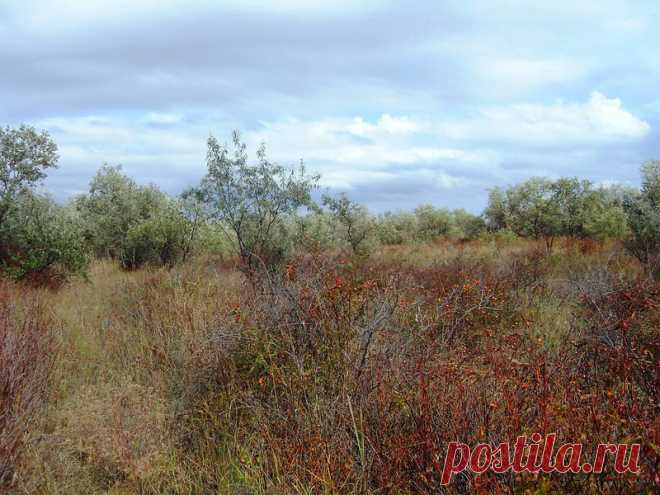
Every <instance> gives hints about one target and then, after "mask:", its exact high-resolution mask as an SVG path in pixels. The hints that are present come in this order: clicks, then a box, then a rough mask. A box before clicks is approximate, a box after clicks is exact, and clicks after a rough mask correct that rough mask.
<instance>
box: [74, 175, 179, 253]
mask: <svg viewBox="0 0 660 495" xmlns="http://www.w3.org/2000/svg"><path fill="white" fill-rule="evenodd" d="M167 202H168V198H167V196H166V195H165V194H164V193H162V192H161V191H159V190H158V189H157V188H156V187H155V186H146V187H145V186H140V185H138V184H136V183H135V181H133V180H132V179H130V178H129V177H127V176H126V175H124V174H122V172H121V166H116V167H112V166H110V165H107V164H106V165H103V166H102V167H101V168H100V169H99V170H98V171H97V173H96V175H95V176H94V177H93V178H92V180H91V182H90V185H89V192H88V193H87V194H83V195H81V196H79V197H78V198H77V199H76V207H77V209H78V211H79V212H80V215H81V217H82V218H83V220H84V222H85V226H86V237H87V239H88V242H89V243H90V245H91V246H92V249H93V250H94V253H95V254H96V256H109V257H112V258H121V256H122V251H123V249H124V243H125V242H126V239H127V236H128V233H129V231H130V230H131V228H135V226H136V225H137V224H139V223H141V222H144V221H147V220H150V219H152V218H154V217H156V216H157V215H158V214H159V213H160V212H161V211H163V209H164V208H165V205H166V204H167Z"/></svg>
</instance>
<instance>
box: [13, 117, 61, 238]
mask: <svg viewBox="0 0 660 495" xmlns="http://www.w3.org/2000/svg"><path fill="white" fill-rule="evenodd" d="M57 160H58V156H57V145H56V144H55V143H54V142H53V140H52V139H51V138H50V136H49V135H48V133H47V132H46V131H42V132H41V133H38V132H37V131H36V130H35V129H34V128H33V127H29V126H26V125H21V126H20V127H19V128H18V129H12V128H10V127H6V128H4V129H3V128H0V227H1V226H2V224H3V223H4V221H5V219H6V217H7V215H8V214H9V213H10V211H11V209H12V208H13V207H14V206H16V204H17V199H18V197H19V196H20V195H21V194H23V193H25V192H26V191H29V190H31V189H32V188H33V187H34V186H35V185H36V184H37V183H38V182H40V181H41V180H42V179H44V178H45V177H46V172H45V171H46V170H47V169H49V168H56V167H57Z"/></svg>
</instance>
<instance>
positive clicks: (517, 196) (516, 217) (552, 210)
mask: <svg viewBox="0 0 660 495" xmlns="http://www.w3.org/2000/svg"><path fill="white" fill-rule="evenodd" d="M554 193H555V189H554V184H553V183H552V182H551V181H549V180H547V179H543V178H538V177H534V178H531V179H529V180H527V181H525V182H523V183H522V184H518V185H517V186H514V187H512V188H510V189H508V190H507V192H506V196H507V205H508V215H509V217H510V222H511V228H512V230H513V231H514V232H515V233H516V234H518V235H521V236H524V237H533V238H534V239H544V240H545V245H546V249H547V250H548V251H551V250H552V246H553V243H554V239H555V237H556V236H558V235H561V233H562V212H561V205H560V203H559V202H558V201H557V200H556V197H555V194H554Z"/></svg>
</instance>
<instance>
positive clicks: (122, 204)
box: [0, 126, 660, 279]
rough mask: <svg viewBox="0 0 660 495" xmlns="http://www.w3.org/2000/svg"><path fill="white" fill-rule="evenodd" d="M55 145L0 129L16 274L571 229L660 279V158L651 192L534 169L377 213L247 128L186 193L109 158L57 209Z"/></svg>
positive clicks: (248, 262) (0, 253) (552, 234)
mask: <svg viewBox="0 0 660 495" xmlns="http://www.w3.org/2000/svg"><path fill="white" fill-rule="evenodd" d="M56 152H57V147H56V145H55V143H54V142H53V141H52V140H51V138H50V137H49V136H48V134H47V133H41V134H40V133H37V132H36V131H35V130H34V129H32V128H30V127H26V126H22V127H20V128H18V129H11V128H6V129H1V130H0V241H1V243H0V266H1V267H2V269H3V271H4V272H5V273H7V274H9V275H11V276H13V277H15V278H26V277H28V278H30V277H31V278H37V279H38V278H39V274H41V275H44V274H45V278H51V279H52V278H53V274H56V275H57V278H59V279H63V278H65V277H66V275H67V274H70V273H84V272H85V269H86V267H87V265H88V261H89V257H90V255H93V256H96V257H109V258H112V259H115V260H117V261H118V262H119V264H120V265H121V266H122V267H123V268H124V269H128V270H131V269H135V268H138V267H140V266H143V265H145V264H150V265H164V266H169V267H172V266H174V265H175V264H177V263H179V262H181V261H185V260H186V259H187V258H189V257H190V256H191V255H192V254H194V253H200V252H212V251H220V252H221V253H223V254H225V255H229V256H233V255H235V256H237V257H238V259H239V260H240V262H241V265H242V266H243V268H244V270H245V271H246V272H247V273H254V272H255V270H261V269H264V268H265V269H266V270H269V271H272V269H273V268H276V267H278V266H282V265H283V263H284V261H285V260H286V259H288V258H290V257H291V256H292V255H295V254H298V253H301V252H305V251H309V250H310V249H311V250H339V251H344V252H347V253H349V254H355V255H360V256H362V255H365V254H368V253H369V252H370V251H372V249H373V247H374V246H376V245H378V244H381V245H395V244H403V243H408V242H429V241H433V240H436V239H440V238H449V239H457V240H463V241H467V240H474V239H480V238H481V239H503V238H512V237H516V236H519V237H525V238H532V239H535V240H542V241H543V242H544V243H545V246H546V250H547V251H548V252H551V251H552V248H553V246H554V243H555V240H556V239H558V238H561V237H568V238H574V239H592V240H596V241H603V240H607V239H621V240H623V241H624V243H625V245H626V247H627V248H628V250H629V252H630V253H631V254H633V255H634V256H636V257H637V258H638V259H639V260H640V262H641V263H643V264H644V265H645V266H647V267H648V268H649V270H650V272H651V273H656V274H657V264H658V261H657V260H658V252H659V250H660V248H659V245H660V213H659V211H660V206H659V204H660V200H659V198H658V195H659V193H658V190H659V189H660V186H658V182H659V181H660V179H658V176H659V169H660V166H659V165H658V163H659V162H648V163H646V164H644V165H643V167H642V176H643V185H642V188H641V190H636V189H633V188H628V189H626V188H620V187H609V188H605V187H596V186H594V185H593V184H592V183H591V182H589V181H587V180H579V179H577V178H561V179H558V180H554V181H552V180H548V179H544V178H532V179H529V180H527V181H524V182H522V183H520V184H516V185H513V186H510V187H507V188H504V189H502V188H495V189H493V190H491V191H490V193H489V199H488V205H487V207H486V208H485V210H484V212H483V213H482V214H481V215H473V214H471V213H469V212H466V211H465V210H461V209H457V210H449V209H445V208H437V207H434V206H432V205H422V206H419V207H418V208H416V209H415V210H414V211H413V212H402V211H399V212H386V213H384V214H380V215H373V214H371V213H370V212H369V211H368V210H367V208H366V207H364V206H362V205H359V204H357V203H355V202H354V201H352V200H351V199H350V198H349V197H348V196H347V195H346V194H339V195H337V196H332V195H329V194H324V195H323V196H322V198H321V202H320V204H317V203H315V202H314V201H313V196H314V192H315V190H316V189H317V188H318V180H319V176H318V175H310V174H308V173H307V172H306V170H305V168H304V166H303V165H302V163H301V165H300V167H299V168H298V169H289V168H286V167H283V166H281V165H279V164H276V163H274V162H272V161H271V160H269V159H268V157H267V154H266V148H265V146H263V145H262V146H261V147H259V148H258V149H257V151H256V157H255V160H254V161H251V157H250V156H249V154H248V149H247V146H246V144H245V143H243V142H242V141H241V138H240V135H239V134H238V133H237V132H235V133H234V135H233V137H232V143H231V146H226V145H223V144H221V143H220V142H219V141H218V140H217V139H216V138H214V137H211V138H210V139H209V141H208V152H207V160H206V161H207V169H208V173H207V175H206V176H205V177H204V178H203V179H202V180H201V182H200V184H199V185H198V186H197V187H194V188H192V189H189V190H187V191H186V192H184V193H183V194H182V195H180V196H178V197H172V196H169V195H168V194H166V193H164V192H162V191H160V190H159V189H158V188H157V187H156V186H154V185H140V184H137V183H136V182H135V181H134V180H133V179H131V178H130V177H128V176H126V175H125V174H123V172H122V169H121V167H119V166H110V165H104V166H102V167H101V168H100V169H99V170H98V172H97V173H96V175H95V176H94V177H93V179H92V180H91V182H90V184H89V191H88V192H86V193H85V194H82V195H80V196H79V197H77V198H75V199H74V200H73V201H72V202H71V203H70V204H68V205H66V206H60V205H57V204H56V203H55V202H54V201H53V200H52V199H50V198H49V197H47V196H45V195H43V194H39V193H37V192H35V187H36V186H37V185H38V184H39V182H40V181H41V180H42V179H43V178H44V177H45V176H46V172H47V170H48V169H50V168H54V167H56V166H57V158H58V157H57V153H56Z"/></svg>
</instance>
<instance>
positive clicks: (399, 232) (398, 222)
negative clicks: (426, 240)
mask: <svg viewBox="0 0 660 495" xmlns="http://www.w3.org/2000/svg"><path fill="white" fill-rule="evenodd" d="M377 230H378V240H379V241H380V242H381V243H382V244H386V245H388V244H403V243H405V242H410V241H412V240H414V239H415V235H416V232H417V218H416V217H415V215H414V214H413V213H410V212H405V211H400V212H389V211H388V212H385V213H384V214H382V215H380V216H379V218H378V222H377Z"/></svg>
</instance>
